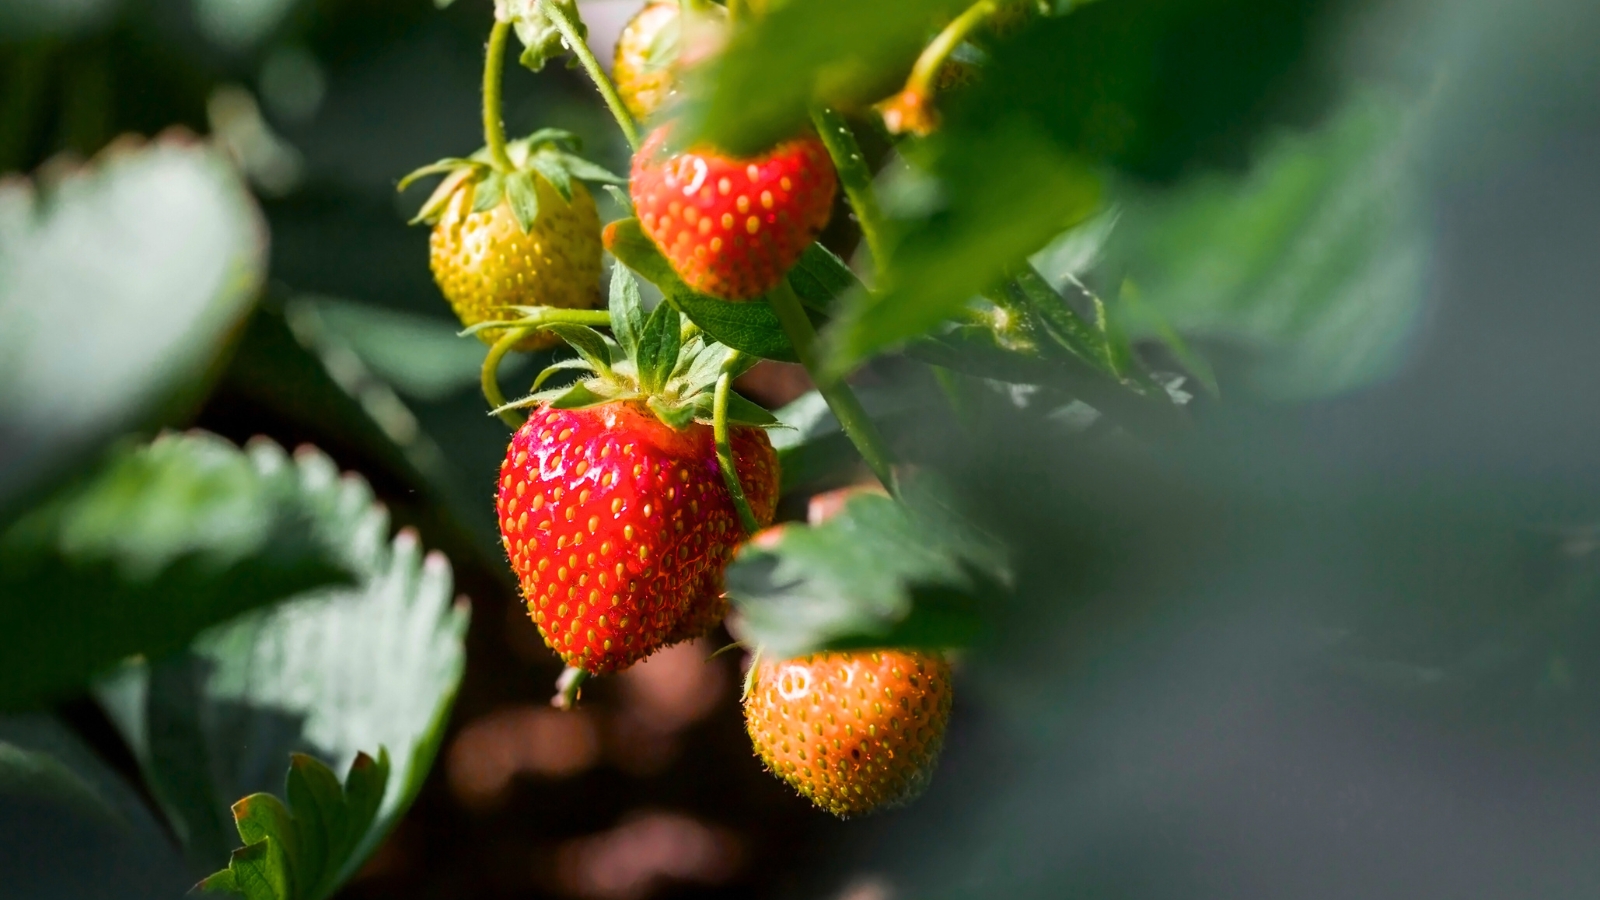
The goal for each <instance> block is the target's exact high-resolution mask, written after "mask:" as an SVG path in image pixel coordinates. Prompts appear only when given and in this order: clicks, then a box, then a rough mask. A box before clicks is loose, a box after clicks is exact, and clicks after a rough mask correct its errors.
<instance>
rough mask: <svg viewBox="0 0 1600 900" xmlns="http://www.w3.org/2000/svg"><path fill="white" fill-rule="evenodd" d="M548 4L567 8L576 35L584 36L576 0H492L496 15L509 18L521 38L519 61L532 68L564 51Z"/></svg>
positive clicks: (502, 18)
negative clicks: (575, 28)
mask: <svg viewBox="0 0 1600 900" xmlns="http://www.w3.org/2000/svg"><path fill="white" fill-rule="evenodd" d="M547 4H548V5H550V6H556V7H560V8H562V9H564V10H566V11H567V15H568V17H569V18H570V19H571V20H572V21H573V22H576V23H577V24H578V30H579V36H580V37H583V36H584V34H583V32H584V31H585V29H584V27H583V20H582V18H581V17H580V16H579V15H578V5H577V2H576V0H495V15H496V17H497V18H499V19H500V20H501V21H509V22H511V23H512V25H513V26H515V28H516V31H517V37H518V39H520V40H521V41H522V44H523V47H524V50H523V52H522V56H521V57H520V61H521V63H522V64H523V65H524V66H527V67H528V68H529V69H532V70H533V71H535V72H538V71H540V70H541V69H543V68H544V64H545V63H546V62H547V61H549V60H551V59H554V58H556V57H558V56H560V55H561V54H563V53H565V52H567V51H566V44H565V43H563V41H562V37H561V31H560V30H559V29H558V28H556V24H555V22H554V21H552V20H551V18H550V14H549V13H548V12H547V11H546V10H545V6H546V5H547Z"/></svg>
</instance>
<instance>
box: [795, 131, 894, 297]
mask: <svg viewBox="0 0 1600 900" xmlns="http://www.w3.org/2000/svg"><path fill="white" fill-rule="evenodd" d="M811 122H812V124H814V125H815V126H816V128H817V135H818V136H819V137H821V138H822V144H823V146H825V147H827V148H828V155H829V156H831V157H832V158H833V167H834V168H835V169H836V170H838V172H839V184H841V185H842V186H843V187H844V195H845V196H846V197H848V198H849V200H850V206H851V208H852V209H854V210H855V211H856V222H857V224H859V225H860V226H861V238H862V240H864V241H866V242H867V249H868V250H869V251H871V252H872V261H873V263H874V264H876V266H877V267H878V270H879V271H882V269H883V267H884V265H886V264H887V260H886V259H885V258H884V246H883V210H882V208H881V207H879V206H878V194H877V191H875V190H874V189H873V187H872V169H870V168H869V167H868V166H867V158H866V157H865V156H863V155H862V154H861V145H860V144H858V143H857V142H856V136H855V132H853V131H851V130H850V123H849V122H847V121H845V118H844V116H842V115H840V114H839V111H838V110H836V109H833V108H831V107H827V106H818V107H815V108H813V109H812V110H811Z"/></svg>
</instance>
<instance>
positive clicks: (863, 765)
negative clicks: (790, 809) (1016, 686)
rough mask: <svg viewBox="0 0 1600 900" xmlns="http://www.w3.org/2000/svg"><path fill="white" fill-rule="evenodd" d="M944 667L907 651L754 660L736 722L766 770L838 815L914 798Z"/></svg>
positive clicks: (939, 718)
mask: <svg viewBox="0 0 1600 900" xmlns="http://www.w3.org/2000/svg"><path fill="white" fill-rule="evenodd" d="M950 699H951V691H950V666H949V664H948V663H946V662H945V661H944V659H943V658H942V657H940V656H938V655H937V654H933V653H925V652H921V651H916V650H852V651H846V652H827V653H815V654H812V655H811V656H806V657H801V658H799V659H788V660H761V661H759V662H758V663H757V665H756V670H755V672H754V673H753V677H752V680H751V685H750V691H749V694H748V696H746V698H745V704H744V716H745V726H746V728H747V729H748V730H749V732H750V740H751V742H752V743H753V744H754V745H755V751H756V755H757V756H759V757H761V761H762V762H764V763H766V765H767V768H768V769H770V770H771V771H772V772H773V774H775V775H777V776H778V777H780V778H782V779H783V780H784V781H787V782H789V784H790V785H792V786H793V787H794V788H795V789H796V790H798V791H799V792H800V793H801V794H803V795H804V796H805V797H806V798H807V799H809V800H810V801H811V802H813V803H815V804H816V805H817V806H820V807H822V808H823V809H825V810H827V811H828V812H831V813H833V814H834V815H836V816H839V817H840V818H847V817H849V816H856V815H861V814H863V813H869V812H872V811H874V810H877V809H883V808H886V807H892V806H898V805H900V804H902V803H905V802H907V801H909V800H912V799H914V798H915V797H916V796H917V795H918V794H920V793H922V791H923V789H924V788H926V787H927V785H928V782H929V781H930V780H931V778H932V777H933V769H934V765H935V763H937V762H938V758H939V749H940V747H941V746H942V744H943V742H944V730H945V725H946V723H947V722H949V720H950Z"/></svg>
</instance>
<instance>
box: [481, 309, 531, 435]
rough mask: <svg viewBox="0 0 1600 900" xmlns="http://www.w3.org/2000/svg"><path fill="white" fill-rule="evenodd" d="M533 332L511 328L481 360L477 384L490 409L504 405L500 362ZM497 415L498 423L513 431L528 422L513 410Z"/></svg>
mask: <svg viewBox="0 0 1600 900" xmlns="http://www.w3.org/2000/svg"><path fill="white" fill-rule="evenodd" d="M533 330H534V326H531V325H530V326H524V327H521V328H512V329H510V330H508V331H507V332H506V333H505V334H503V335H501V336H500V339H499V340H498V341H495V342H494V346H492V347H490V348H489V355H488V356H485V357H484V358H483V371H482V372H481V373H480V374H479V376H478V378H479V383H480V384H481V385H482V387H483V399H485V400H487V401H489V408H490V409H500V407H502V406H505V405H506V395H505V394H503V393H501V392H500V374H499V373H500V360H502V359H505V356H506V354H507V353H510V352H511V348H513V347H515V346H516V345H517V344H518V343H519V342H521V340H522V339H523V338H525V337H527V336H528V335H529V334H530V333H531V332H532V331H533ZM497 415H499V416H500V421H502V422H504V423H506V424H507V425H510V426H511V430H512V431H515V430H517V429H518V428H521V427H522V423H523V422H526V421H528V419H527V417H526V416H524V415H523V414H522V413H520V412H518V411H516V410H514V409H502V410H500V412H499V413H497Z"/></svg>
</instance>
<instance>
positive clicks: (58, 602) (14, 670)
mask: <svg viewBox="0 0 1600 900" xmlns="http://www.w3.org/2000/svg"><path fill="white" fill-rule="evenodd" d="M318 512H319V510H317V509H316V508H315V507H314V506H313V505H312V504H311V498H309V497H307V496H306V495H305V494H304V493H303V492H302V491H301V490H300V487H299V485H297V484H296V483H295V482H294V481H293V480H292V479H286V478H284V477H283V476H282V475H281V474H280V473H279V472H277V471H275V470H273V469H269V468H263V467H261V466H260V465H258V464H254V463H253V461H252V460H251V459H250V458H247V456H246V455H245V454H244V453H241V452H240V451H239V450H238V449H237V448H235V447H233V446H232V445H231V444H228V443H227V442H226V441H223V440H221V439H220V438H216V437H213V436H210V435H203V434H196V435H167V436H164V437H161V438H159V439H157V440H156V441H155V442H154V443H153V444H150V445H149V446H146V447H140V448H137V449H132V450H127V451H125V452H123V453H120V454H119V455H117V456H116V457H115V458H114V459H113V460H112V461H111V462H110V463H109V464H108V465H107V466H106V467H105V468H104V469H103V470H101V471H100V472H98V473H96V474H95V475H94V476H93V477H92V478H90V479H88V480H86V481H84V482H82V483H80V484H78V485H76V486H74V487H72V488H71V489H69V490H67V491H65V492H64V493H63V494H61V495H60V496H58V497H56V498H54V499H52V500H51V501H50V502H49V503H48V504H46V505H45V506H43V507H40V508H39V509H36V510H34V511H32V512H30V513H29V514H28V515H26V516H24V517H23V518H21V519H19V520H18V521H17V522H16V523H14V524H13V525H12V527H11V528H10V529H9V530H7V531H6V532H5V533H4V534H3V535H0V705H3V706H7V707H16V706H18V705H24V704H28V703H31V702H34V701H35V700H37V699H38V698H40V697H43V696H48V695H51V694H59V693H62V692H65V691H69V690H72V689H73V688H75V687H77V686H79V685H81V684H83V683H85V682H86V681H87V680H88V679H89V678H90V676H92V675H94V674H96V673H97V672H99V671H101V670H103V669H105V668H106V667H107V666H110V665H112V664H113V663H115V662H116V661H117V660H119V659H121V658H122V657H124V656H127V655H129V654H131V653H149V654H158V653H163V652H167V651H170V650H174V649H177V648H179V647H181V646H183V644H184V643H185V642H187V641H188V640H189V639H190V638H191V637H193V636H194V635H195V633H196V632H198V631H200V630H201V629H202V628H205V627H207V626H209V625H213V624H215V623H217V622H220V621H222V620H224V619H227V618H229V617H231V616H234V615H237V614H238V613H240V612H243V611H245V610H248V609H251V608H253V607H255V606H259V605H261V604H263V603H270V602H273V601H275V600H280V599H282V598H284V597H287V596H289V595H291V594H295V593H298V592H301V591H305V590H308V589H311V588H315V587H318V586H321V585H326V584H330V583H332V582H336V581H343V580H346V579H347V578H349V576H350V570H349V567H348V565H347V564H346V562H345V560H344V559H343V557H342V555H341V553H340V552H339V551H338V549H337V548H336V547H332V546H330V544H331V542H332V541H333V540H334V539H335V538H334V536H333V535H331V534H330V533H329V530H330V528H331V527H333V526H334V525H336V524H337V523H332V522H329V521H328V520H326V519H319V517H318V515H317V514H318Z"/></svg>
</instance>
